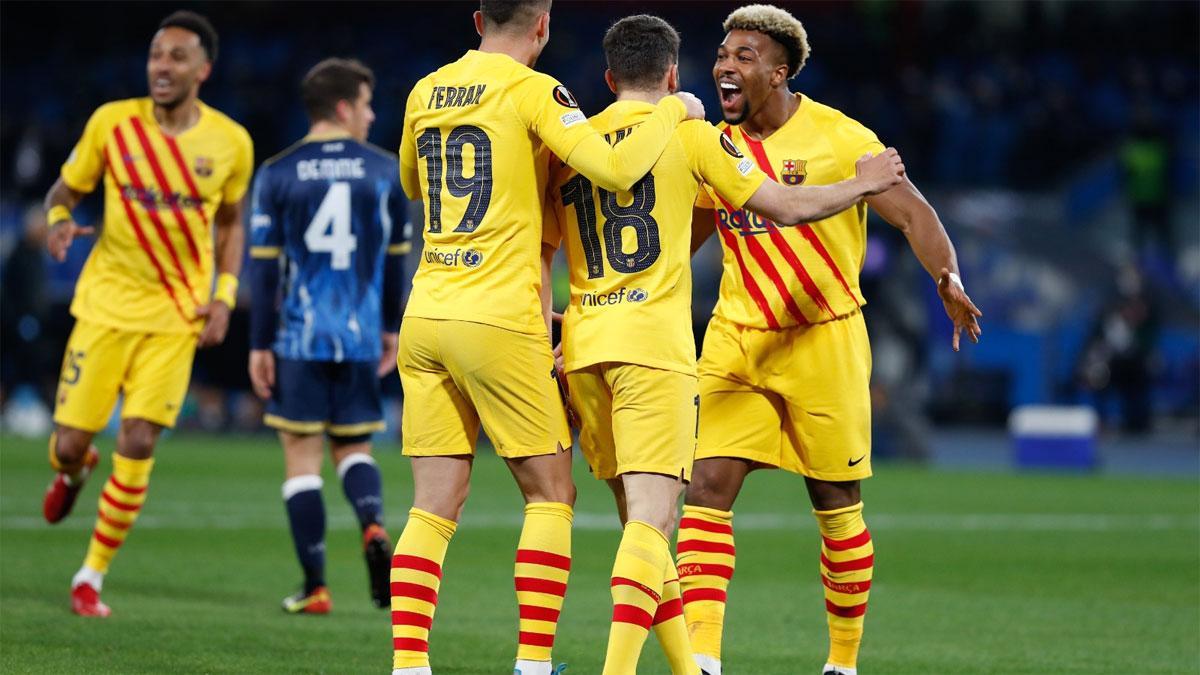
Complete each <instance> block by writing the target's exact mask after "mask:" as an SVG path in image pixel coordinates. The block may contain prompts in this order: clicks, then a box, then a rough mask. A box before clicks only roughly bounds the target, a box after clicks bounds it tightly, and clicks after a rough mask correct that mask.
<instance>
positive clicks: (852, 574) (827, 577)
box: [813, 502, 875, 668]
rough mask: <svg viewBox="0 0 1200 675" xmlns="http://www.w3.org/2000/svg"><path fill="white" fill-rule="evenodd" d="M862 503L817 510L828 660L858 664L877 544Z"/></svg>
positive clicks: (833, 662)
mask: <svg viewBox="0 0 1200 675" xmlns="http://www.w3.org/2000/svg"><path fill="white" fill-rule="evenodd" d="M862 509H863V505H862V503H861V502H859V503H858V504H855V505H853V506H848V507H846V508H844V509H837V510H835V511H814V512H813V513H814V514H815V515H816V517H817V525H818V528H819V529H820V530H821V583H822V584H824V585H825V612H826V615H827V618H828V621H829V663H831V664H834V665H839V666H847V667H850V668H853V667H855V664H856V662H857V660H858V648H859V644H860V643H861V642H862V635H863V621H864V618H865V615H866V613H867V596H868V595H869V592H870V590H871V578H872V576H873V573H874V566H875V546H874V545H873V544H872V543H871V533H870V532H869V531H868V530H867V525H866V523H865V522H864V521H863V518H862Z"/></svg>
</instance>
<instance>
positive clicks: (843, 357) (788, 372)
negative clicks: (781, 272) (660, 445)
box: [696, 311, 871, 481]
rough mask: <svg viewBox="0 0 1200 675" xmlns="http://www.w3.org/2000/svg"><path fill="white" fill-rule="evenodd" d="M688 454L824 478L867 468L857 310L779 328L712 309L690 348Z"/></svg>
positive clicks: (867, 411)
mask: <svg viewBox="0 0 1200 675" xmlns="http://www.w3.org/2000/svg"><path fill="white" fill-rule="evenodd" d="M699 373H700V410H701V415H700V438H699V442H698V445H697V449H696V459H698V460H699V459H706V458H709V457H739V458H742V459H749V460H753V461H756V462H761V463H762V464H765V465H768V466H773V467H779V468H781V469H787V470H788V471H792V472H794V473H799V474H802V475H804V476H808V477H810V478H816V479H818V480H826V481H849V480H859V479H861V478H866V477H868V476H870V475H871V392H870V379H871V345H870V342H869V341H868V339H867V327H866V324H865V323H863V317H862V313H861V312H859V311H855V312H854V313H852V314H849V315H847V316H844V317H841V318H838V319H835V320H833V321H828V322H825V323H819V324H814V325H811V326H797V327H794V328H785V329H783V330H762V329H757V328H746V327H743V326H739V325H737V324H734V323H731V322H729V321H726V320H724V319H722V318H720V317H718V316H714V317H713V318H712V321H710V322H709V324H708V332H707V334H706V335H705V337H704V350H703V353H702V354H701V357H700V363H699Z"/></svg>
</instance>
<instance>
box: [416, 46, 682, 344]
mask: <svg viewBox="0 0 1200 675" xmlns="http://www.w3.org/2000/svg"><path fill="white" fill-rule="evenodd" d="M678 108H679V110H678V113H679V114H680V115H681V114H682V108H683V106H682V105H679V106H678ZM675 121H676V122H677V121H678V119H676V120H675ZM596 135H597V134H596V131H595V130H594V129H592V128H591V127H589V126H588V124H587V118H586V116H585V115H584V114H583V112H581V111H580V110H579V106H578V105H577V104H576V102H575V99H574V97H573V96H572V95H571V93H570V92H569V91H567V89H566V88H565V87H563V86H562V85H561V84H559V82H558V81H557V80H555V79H554V78H552V77H550V76H549V75H545V74H543V73H539V72H537V71H534V70H532V69H530V68H528V67H526V66H525V65H523V64H520V63H518V62H517V61H515V60H513V59H512V57H510V56H508V55H505V54H498V53H488V52H479V51H474V50H472V51H469V52H467V54H466V55H464V56H463V57H462V58H460V59H459V60H458V61H455V62H454V63H451V64H448V65H446V66H443V67H442V68H439V69H438V70H436V71H434V72H433V73H430V74H429V75H427V76H425V77H424V78H422V79H421V80H420V81H419V82H417V84H416V86H414V87H413V90H412V92H411V93H410V94H409V98H408V104H407V106H406V109H405V114H404V136H403V139H402V140H401V145H400V178H401V182H402V184H403V186H404V191H405V193H406V194H407V195H408V197H409V198H410V199H422V200H423V201H424V210H425V228H424V240H425V249H424V251H423V254H422V256H421V260H420V262H419V266H418V268H417V272H416V274H415V275H414V277H413V285H412V294H411V295H410V297H409V302H408V306H407V308H406V310H405V316H416V317H422V318H427V319H453V320H459V321H473V322H477V323H485V324H489V325H493V326H497V327H500V328H504V329H507V330H513V331H518V332H522V333H540V334H545V332H546V326H545V323H544V320H543V318H542V314H541V309H540V301H539V297H538V294H539V291H540V288H541V256H540V252H541V235H542V211H543V206H544V201H543V200H544V199H545V195H546V185H547V180H548V176H549V170H550V161H551V153H553V154H554V155H557V156H558V157H560V158H563V159H567V158H570V157H571V153H572V152H573V151H575V150H576V148H577V147H579V148H580V153H583V154H589V155H590V154H591V153H589V152H586V151H587V150H589V148H588V147H585V146H582V145H580V144H581V142H582V141H584V140H585V139H587V138H588V137H589V136H592V137H595V136H596ZM594 140H595V143H592V144H590V146H591V147H592V148H594V147H595V146H596V145H599V146H600V148H601V149H603V150H605V151H607V150H608V148H607V146H604V144H603V143H602V142H600V140H599V139H598V138H596V139H594ZM642 140H643V139H638V141H639V142H641V141H642ZM645 140H646V141H650V143H649V146H653V145H654V144H655V143H657V144H658V148H657V149H655V150H654V153H653V155H651V156H657V154H658V153H659V152H661V143H662V140H661V139H649V138H647V139H645ZM646 165H647V168H649V161H647V162H646Z"/></svg>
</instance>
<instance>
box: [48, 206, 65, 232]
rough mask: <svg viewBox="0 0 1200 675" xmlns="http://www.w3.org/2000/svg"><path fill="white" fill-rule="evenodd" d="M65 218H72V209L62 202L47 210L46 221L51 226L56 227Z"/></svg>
mask: <svg viewBox="0 0 1200 675" xmlns="http://www.w3.org/2000/svg"><path fill="white" fill-rule="evenodd" d="M64 220H71V209H68V208H67V207H65V206H63V205H62V204H59V205H57V206H51V207H50V210H49V211H47V212H46V223H47V225H49V226H50V227H54V226H55V225H57V224H59V223H61V222H62V221H64Z"/></svg>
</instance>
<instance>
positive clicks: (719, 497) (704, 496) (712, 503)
mask: <svg viewBox="0 0 1200 675" xmlns="http://www.w3.org/2000/svg"><path fill="white" fill-rule="evenodd" d="M735 497H736V493H735V492H734V491H733V490H731V489H730V488H729V486H728V485H726V484H725V483H724V482H722V481H721V480H720V479H719V477H716V476H713V475H712V474H711V473H710V472H707V471H703V470H700V463H699V462H697V463H696V469H695V470H694V471H693V472H692V481H691V482H690V483H688V486H687V490H686V492H685V493H684V498H683V501H684V503H685V504H687V505H688V506H702V507H704V508H708V509H718V510H720V511H728V510H729V509H730V508H732V507H733V500H734V498H735Z"/></svg>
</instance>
